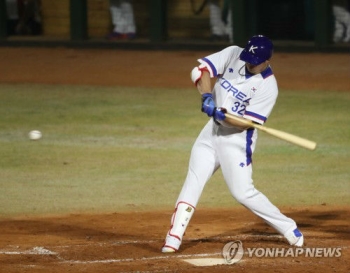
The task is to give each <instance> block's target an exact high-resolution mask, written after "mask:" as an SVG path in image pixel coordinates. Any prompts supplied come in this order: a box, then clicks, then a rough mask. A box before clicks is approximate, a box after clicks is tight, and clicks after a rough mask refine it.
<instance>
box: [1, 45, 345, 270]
mask: <svg viewBox="0 0 350 273" xmlns="http://www.w3.org/2000/svg"><path fill="white" fill-rule="evenodd" d="M207 53H208V52H190V51H188V52H183V51H182V52H170V51H169V52H167V51H120V50H97V49H96V50H77V49H66V48H55V49H45V48H40V49H36V48H0V62H1V66H0V81H1V82H2V83H18V82H20V83H25V82H27V83H46V84H79V85H81V84H83V85H126V86H146V87H174V88H179V87H180V88H191V87H192V84H191V82H190V81H189V71H190V70H191V68H192V67H193V66H194V65H195V64H196V59H197V58H199V57H201V56H203V55H205V54H207ZM273 67H274V70H275V73H276V76H277V79H278V82H279V86H280V88H283V89H294V90H309V89H322V90H332V91H349V90H350V80H349V72H350V56H349V55H348V54H316V53H315V54H296V53H294V54H286V53H276V54H275V57H274V60H273ZM174 201H175V200H174ZM281 210H282V211H283V212H284V213H285V214H287V215H288V216H290V217H292V218H294V219H295V220H296V221H297V223H298V224H299V226H300V228H301V229H302V231H303V232H304V235H305V238H306V247H307V248H312V249H315V248H322V249H323V248H339V249H340V251H341V256H340V257H332V258H321V257H305V255H300V256H298V257H292V256H291V255H289V256H288V257H275V258H270V257H256V256H253V257H249V255H248V253H245V254H244V256H243V259H242V260H241V261H240V262H239V263H236V264H233V265H220V266H212V267H196V266H194V265H191V264H189V263H186V262H184V261H183V259H189V258H200V257H211V258H213V257H220V253H221V251H222V248H223V246H224V245H225V244H226V243H228V242H230V241H235V240H241V241H242V243H243V246H244V248H245V250H247V248H266V247H269V248H279V249H281V248H286V249H289V246H288V245H287V244H286V242H285V241H284V240H283V238H281V237H280V236H277V234H276V233H275V231H274V230H273V229H271V228H270V227H269V226H267V225H266V224H265V223H263V222H262V221H261V220H260V219H258V218H257V217H256V216H254V215H252V214H251V213H250V212H249V211H247V210H246V209H244V208H232V209H228V208H222V209H202V208H198V210H197V211H196V213H195V215H194V218H193V220H192V222H191V224H190V226H189V228H188V230H187V234H186V236H185V238H184V243H183V245H182V248H181V251H180V252H179V253H176V254H173V255H170V254H162V253H161V252H160V248H161V246H162V243H163V239H164V236H165V233H166V231H167V229H168V227H169V223H170V216H171V214H172V211H171V210H167V211H150V212H116V213H113V214H103V213H102V214H98V215H87V214H71V215H63V216H55V217H53V216H41V217H29V216H26V217H15V218H2V219H0V272H350V265H349V262H348V260H349V257H350V250H349V245H350V233H349V220H348V219H349V218H350V207H348V206H343V207H340V206H337V207H335V206H331V205H326V204H323V205H319V206H312V207H299V206H298V207H297V206H296V207H294V208H291V207H286V208H281ZM206 255H207V256H206Z"/></svg>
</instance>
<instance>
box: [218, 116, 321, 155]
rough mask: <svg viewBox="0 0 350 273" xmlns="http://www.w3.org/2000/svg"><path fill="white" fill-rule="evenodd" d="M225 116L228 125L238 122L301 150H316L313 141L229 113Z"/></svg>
mask: <svg viewBox="0 0 350 273" xmlns="http://www.w3.org/2000/svg"><path fill="white" fill-rule="evenodd" d="M225 116H226V118H225V121H227V122H228V123H230V121H233V122H240V123H242V124H244V125H248V126H250V127H254V128H256V129H259V130H260V131H263V132H265V133H268V134H269V135H272V136H274V137H277V138H279V139H282V140H285V141H288V142H290V143H293V144H295V145H298V146H300V147H303V148H306V149H309V150H315V149H316V145H317V144H316V142H314V141H311V140H308V139H305V138H302V137H298V136H296V135H292V134H289V133H287V132H283V131H280V130H277V129H273V128H269V127H266V126H262V125H260V124H256V123H253V122H252V121H250V120H247V119H244V118H241V117H238V116H235V115H232V114H229V113H225ZM235 124H237V123H233V125H235Z"/></svg>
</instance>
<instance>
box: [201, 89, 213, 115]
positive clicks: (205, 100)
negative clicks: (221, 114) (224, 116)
mask: <svg viewBox="0 0 350 273" xmlns="http://www.w3.org/2000/svg"><path fill="white" fill-rule="evenodd" d="M215 108H216V107H215V102H214V100H213V95H212V94H211V93H205V94H203V95H202V112H203V113H206V114H207V115H208V117H212V116H213V115H214V112H215Z"/></svg>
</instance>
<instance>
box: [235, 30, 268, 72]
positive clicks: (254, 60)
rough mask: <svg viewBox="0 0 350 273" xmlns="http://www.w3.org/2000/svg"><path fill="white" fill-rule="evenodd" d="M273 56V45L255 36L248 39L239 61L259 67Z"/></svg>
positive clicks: (261, 37) (261, 36)
mask: <svg viewBox="0 0 350 273" xmlns="http://www.w3.org/2000/svg"><path fill="white" fill-rule="evenodd" d="M272 54H273V43H272V42H271V40H270V39H269V38H267V37H266V36H263V35H256V36H253V37H251V38H250V40H249V41H248V43H247V44H246V46H245V48H244V49H243V51H242V52H241V54H240V56H239V57H240V59H241V60H242V61H244V62H246V63H250V64H253V65H259V64H261V63H263V62H265V61H267V60H270V59H271V57H272Z"/></svg>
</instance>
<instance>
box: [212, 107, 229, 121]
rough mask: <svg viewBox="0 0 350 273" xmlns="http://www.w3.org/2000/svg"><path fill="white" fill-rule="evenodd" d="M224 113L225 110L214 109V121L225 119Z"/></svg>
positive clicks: (221, 108) (220, 108)
mask: <svg viewBox="0 0 350 273" xmlns="http://www.w3.org/2000/svg"><path fill="white" fill-rule="evenodd" d="M225 113H227V110H226V108H223V107H218V108H215V111H214V115H213V117H214V119H215V120H217V121H221V120H224V119H225V118H226V116H225Z"/></svg>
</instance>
